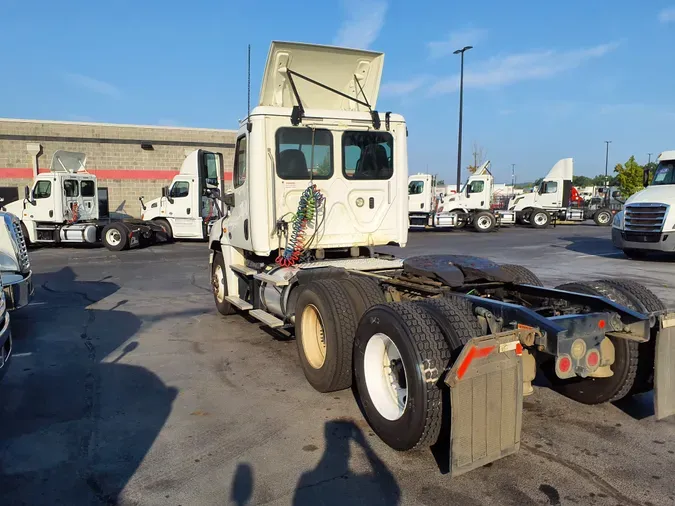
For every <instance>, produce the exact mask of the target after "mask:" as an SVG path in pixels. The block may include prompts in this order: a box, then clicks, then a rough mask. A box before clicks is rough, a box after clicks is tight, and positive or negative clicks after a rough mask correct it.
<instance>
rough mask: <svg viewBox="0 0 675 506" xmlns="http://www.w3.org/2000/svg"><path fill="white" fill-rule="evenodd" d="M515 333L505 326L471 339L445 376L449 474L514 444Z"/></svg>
mask: <svg viewBox="0 0 675 506" xmlns="http://www.w3.org/2000/svg"><path fill="white" fill-rule="evenodd" d="M518 336H519V334H518V331H511V332H503V333H500V334H493V335H490V336H483V337H478V338H474V339H472V340H471V341H470V342H469V343H468V344H467V345H466V346H465V347H464V349H463V350H462V353H461V354H460V356H459V358H458V359H457V361H456V362H455V364H454V365H453V367H452V369H451V370H450V371H449V373H448V375H447V377H446V380H445V382H446V384H447V385H448V386H449V387H450V411H451V415H450V416H451V424H450V474H451V476H459V475H460V474H464V473H466V472H468V471H471V470H472V469H476V468H478V467H481V466H484V465H485V464H489V463H490V462H494V461H495V460H498V459H500V458H502V457H505V456H507V455H511V454H512V453H515V452H517V451H518V449H519V448H520V430H521V424H522V416H523V370H522V366H521V360H520V355H521V353H522V348H521V346H520V342H519V339H518Z"/></svg>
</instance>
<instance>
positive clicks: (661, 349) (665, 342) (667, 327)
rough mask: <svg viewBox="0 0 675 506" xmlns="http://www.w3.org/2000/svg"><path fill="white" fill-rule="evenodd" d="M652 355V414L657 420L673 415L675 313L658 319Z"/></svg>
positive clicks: (674, 413) (674, 412)
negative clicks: (654, 348)
mask: <svg viewBox="0 0 675 506" xmlns="http://www.w3.org/2000/svg"><path fill="white" fill-rule="evenodd" d="M658 325H659V328H658V332H657V334H656V350H655V354H654V413H655V415H656V419H657V420H662V419H664V418H666V417H668V416H672V415H675V313H667V314H664V315H659V317H658Z"/></svg>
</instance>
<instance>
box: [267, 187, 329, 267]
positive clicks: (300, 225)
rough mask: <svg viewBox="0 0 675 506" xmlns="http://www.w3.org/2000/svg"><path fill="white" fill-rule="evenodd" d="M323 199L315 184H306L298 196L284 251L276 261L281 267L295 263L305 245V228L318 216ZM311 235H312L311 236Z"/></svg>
mask: <svg viewBox="0 0 675 506" xmlns="http://www.w3.org/2000/svg"><path fill="white" fill-rule="evenodd" d="M324 200H325V197H324V195H323V194H322V193H321V190H319V189H318V188H317V187H316V185H315V184H313V185H311V186H308V187H307V188H306V189H305V191H304V192H302V195H301V196H300V202H298V211H297V212H296V213H295V216H294V217H293V220H292V226H291V234H290V237H288V240H287V241H286V247H285V248H284V251H283V252H281V253H280V254H279V256H278V257H277V259H276V263H277V264H278V265H280V266H281V267H290V266H291V265H295V264H296V263H297V262H298V260H300V257H301V255H302V253H303V252H304V250H305V247H306V246H309V244H305V239H306V235H307V228H308V227H309V226H311V225H312V221H313V220H314V219H315V218H316V217H318V214H319V211H320V209H321V206H322V205H323V203H324ZM312 237H313V236H312Z"/></svg>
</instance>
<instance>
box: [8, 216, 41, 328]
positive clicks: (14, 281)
mask: <svg viewBox="0 0 675 506" xmlns="http://www.w3.org/2000/svg"><path fill="white" fill-rule="evenodd" d="M0 276H1V278H2V291H3V292H4V297H5V299H4V300H5V301H6V306H7V308H8V309H19V308H21V307H24V306H26V305H28V303H29V302H30V301H31V298H32V297H33V293H34V289H33V280H32V272H31V268H30V259H29V258H28V249H27V248H26V240H25V238H24V236H23V232H22V231H21V222H20V221H19V219H18V218H17V217H16V216H14V215H13V214H10V213H7V212H3V211H0ZM2 322H4V320H2V319H1V317H0V327H1V326H2Z"/></svg>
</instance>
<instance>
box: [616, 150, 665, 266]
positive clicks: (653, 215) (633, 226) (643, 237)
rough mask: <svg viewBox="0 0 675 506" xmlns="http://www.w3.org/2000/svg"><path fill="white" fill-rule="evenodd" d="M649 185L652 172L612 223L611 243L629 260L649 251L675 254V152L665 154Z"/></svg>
mask: <svg viewBox="0 0 675 506" xmlns="http://www.w3.org/2000/svg"><path fill="white" fill-rule="evenodd" d="M657 162H658V165H657V167H656V171H655V172H654V177H653V179H652V180H651V184H650V181H649V179H650V174H649V170H646V171H645V173H644V177H643V183H644V186H645V189H644V190H641V191H639V192H637V193H635V194H633V195H631V196H630V197H629V198H628V200H626V203H625V205H624V208H623V210H622V211H620V212H618V213H616V215H615V216H614V221H613V223H612V242H613V243H614V246H616V247H617V248H619V249H621V250H623V252H624V253H625V254H626V256H628V257H629V258H635V259H640V258H644V257H645V256H647V255H648V254H649V253H650V252H659V251H660V252H667V253H674V252H675V211H673V209H674V208H675V151H664V152H663V153H661V154H660V155H659V157H658V159H657Z"/></svg>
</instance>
